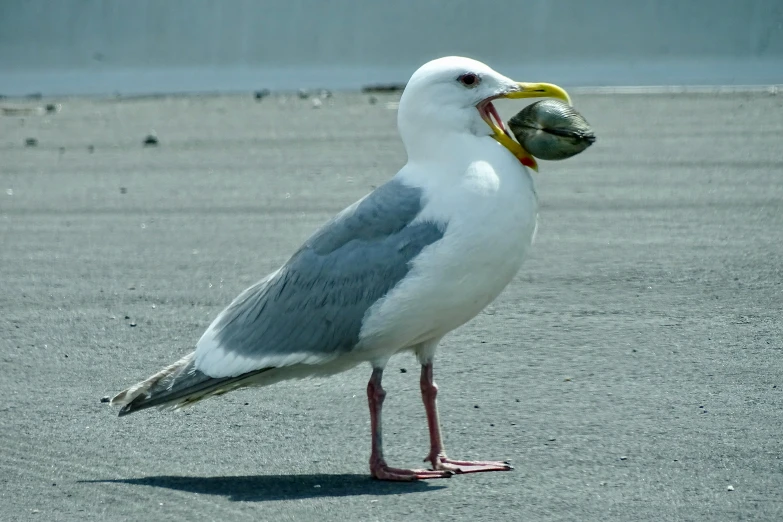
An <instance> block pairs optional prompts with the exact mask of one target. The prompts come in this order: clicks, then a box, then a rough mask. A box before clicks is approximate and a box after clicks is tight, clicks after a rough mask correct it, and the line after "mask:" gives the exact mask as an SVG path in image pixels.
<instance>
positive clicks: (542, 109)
mask: <svg viewBox="0 0 783 522" xmlns="http://www.w3.org/2000/svg"><path fill="white" fill-rule="evenodd" d="M508 126H509V128H510V129H511V132H513V133H514V136H516V138H517V141H518V142H519V143H520V145H522V146H523V147H524V148H525V149H526V150H527V151H528V152H529V153H530V154H532V155H533V156H535V157H536V158H539V159H543V160H562V159H566V158H570V157H571V156H575V155H576V154H579V153H580V152H582V151H583V150H585V149H586V148H587V147H589V146H590V145H592V144H593V142H594V141H595V134H593V130H592V129H591V128H590V124H589V123H587V120H585V119H584V117H583V116H582V115H581V114H579V113H578V112H577V111H576V110H575V109H574V108H573V107H571V106H570V105H568V104H567V103H563V102H561V101H558V100H541V101H538V102H536V103H532V104H530V105H528V106H527V107H525V108H524V109H522V110H521V111H519V112H518V113H517V114H516V116H514V117H513V118H511V119H510V120H508Z"/></svg>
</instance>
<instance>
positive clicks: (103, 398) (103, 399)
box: [101, 395, 111, 402]
mask: <svg viewBox="0 0 783 522" xmlns="http://www.w3.org/2000/svg"><path fill="white" fill-rule="evenodd" d="M110 400H111V398H110V397H109V396H108V395H104V396H103V397H101V402H109V401H110Z"/></svg>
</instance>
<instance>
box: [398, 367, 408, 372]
mask: <svg viewBox="0 0 783 522" xmlns="http://www.w3.org/2000/svg"><path fill="white" fill-rule="evenodd" d="M400 373H408V370H406V369H405V368H400Z"/></svg>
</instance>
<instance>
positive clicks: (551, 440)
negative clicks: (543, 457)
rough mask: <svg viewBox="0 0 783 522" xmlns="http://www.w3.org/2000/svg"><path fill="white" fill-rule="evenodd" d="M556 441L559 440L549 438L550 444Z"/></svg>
mask: <svg viewBox="0 0 783 522" xmlns="http://www.w3.org/2000/svg"><path fill="white" fill-rule="evenodd" d="M556 440H557V439H556V438H554V437H550V438H549V442H554V441H556Z"/></svg>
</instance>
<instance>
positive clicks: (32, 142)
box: [24, 138, 38, 147]
mask: <svg viewBox="0 0 783 522" xmlns="http://www.w3.org/2000/svg"><path fill="white" fill-rule="evenodd" d="M24 146H25V147H37V146H38V140H37V139H35V138H27V139H25V140H24Z"/></svg>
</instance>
